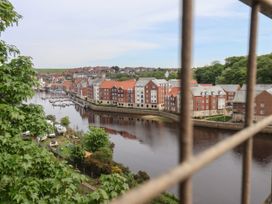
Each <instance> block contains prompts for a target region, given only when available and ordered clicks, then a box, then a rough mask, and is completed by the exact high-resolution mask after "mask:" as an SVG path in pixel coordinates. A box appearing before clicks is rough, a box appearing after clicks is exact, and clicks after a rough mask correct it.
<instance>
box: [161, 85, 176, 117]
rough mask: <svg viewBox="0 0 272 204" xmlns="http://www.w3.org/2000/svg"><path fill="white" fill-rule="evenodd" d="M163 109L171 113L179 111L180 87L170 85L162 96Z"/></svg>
mask: <svg viewBox="0 0 272 204" xmlns="http://www.w3.org/2000/svg"><path fill="white" fill-rule="evenodd" d="M164 110H165V111H168V112H172V113H179V112H180V87H171V88H170V89H169V93H168V94H167V95H166V96H165V97H164Z"/></svg>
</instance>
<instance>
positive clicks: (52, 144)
mask: <svg viewBox="0 0 272 204" xmlns="http://www.w3.org/2000/svg"><path fill="white" fill-rule="evenodd" d="M49 146H50V147H57V146H59V143H58V141H57V140H52V141H51V142H50V143H49Z"/></svg>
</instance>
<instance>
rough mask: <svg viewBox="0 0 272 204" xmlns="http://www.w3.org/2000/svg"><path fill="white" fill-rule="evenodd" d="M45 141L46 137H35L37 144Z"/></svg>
mask: <svg viewBox="0 0 272 204" xmlns="http://www.w3.org/2000/svg"><path fill="white" fill-rule="evenodd" d="M46 139H47V135H41V136H38V137H37V141H38V142H43V141H45V140H46Z"/></svg>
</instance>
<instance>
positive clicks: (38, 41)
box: [4, 0, 237, 66]
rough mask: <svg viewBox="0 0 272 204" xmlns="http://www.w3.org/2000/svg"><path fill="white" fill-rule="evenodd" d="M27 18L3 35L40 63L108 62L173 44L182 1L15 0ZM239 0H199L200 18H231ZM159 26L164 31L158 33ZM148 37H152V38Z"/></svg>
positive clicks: (16, 5) (13, 0)
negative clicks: (167, 25) (170, 27)
mask: <svg viewBox="0 0 272 204" xmlns="http://www.w3.org/2000/svg"><path fill="white" fill-rule="evenodd" d="M11 1H12V2H13V4H14V5H15V7H16V8H17V9H18V11H19V13H21V14H22V15H23V16H24V19H23V20H22V21H21V22H20V24H19V28H15V29H12V30H10V31H9V32H7V34H4V38H5V39H7V40H8V41H9V42H11V43H14V44H16V45H18V47H19V48H21V49H22V50H23V51H25V52H26V53H27V54H29V55H31V56H33V58H34V62H36V65H37V66H49V65H50V66H52V65H54V64H56V65H57V64H62V65H63V64H67V66H68V65H72V66H73V65H75V64H80V62H82V65H83V63H86V62H90V61H93V60H101V61H102V60H110V59H114V58H116V57H119V56H123V55H125V54H126V53H129V52H130V53H132V52H133V51H135V52H136V51H139V50H140V51H141V50H143V51H144V50H152V49H154V50H155V49H158V48H159V47H160V48H162V47H167V46H169V43H172V44H175V43H177V40H167V39H176V38H177V37H175V36H178V33H177V31H178V29H173V28H172V30H167V29H168V28H166V27H165V28H164V26H165V24H168V23H172V24H173V23H176V28H178V26H179V25H178V20H179V0H76V1H75V0H46V1H44V0H24V1H22V0H11ZM236 1H237V0H224V1H220V0H196V2H195V4H196V15H197V17H204V16H205V17H228V16H230V15H233V14H234V11H233V10H232V7H233V5H234V4H235V2H236ZM156 29H160V30H164V29H165V30H164V32H156ZM150 36H153V37H152V39H150Z"/></svg>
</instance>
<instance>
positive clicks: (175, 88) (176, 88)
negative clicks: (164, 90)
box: [169, 87, 180, 96]
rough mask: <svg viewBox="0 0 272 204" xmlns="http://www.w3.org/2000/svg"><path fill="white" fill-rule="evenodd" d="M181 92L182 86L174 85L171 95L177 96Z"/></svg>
mask: <svg viewBox="0 0 272 204" xmlns="http://www.w3.org/2000/svg"><path fill="white" fill-rule="evenodd" d="M179 93H180V87H172V88H171V90H170V91H169V96H177V95H178V94H179Z"/></svg>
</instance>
